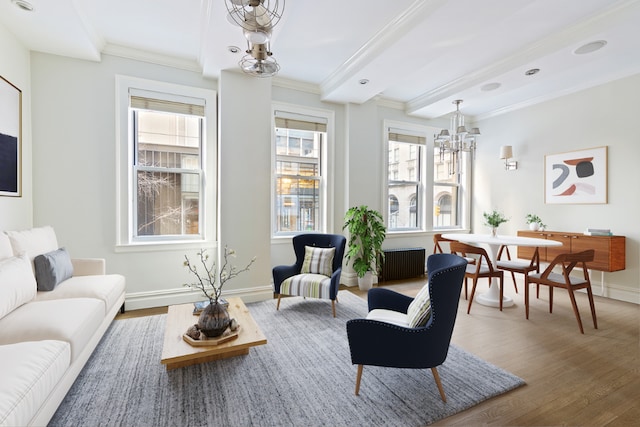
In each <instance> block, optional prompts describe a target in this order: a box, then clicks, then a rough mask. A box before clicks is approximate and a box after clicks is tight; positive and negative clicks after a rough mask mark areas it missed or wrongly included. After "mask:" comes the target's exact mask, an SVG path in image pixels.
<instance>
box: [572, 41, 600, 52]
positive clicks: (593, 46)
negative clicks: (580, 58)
mask: <svg viewBox="0 0 640 427" xmlns="http://www.w3.org/2000/svg"><path fill="white" fill-rule="evenodd" d="M606 44H607V41H606V40H596V41H594V42H591V43H587V44H585V45H582V46H580V47H579V48H577V49H576V50H574V51H573V53H575V54H576V55H584V54H585V53H591V52H595V51H596V50H599V49H602V48H603V47H605V46H606Z"/></svg>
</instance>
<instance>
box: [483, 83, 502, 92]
mask: <svg viewBox="0 0 640 427" xmlns="http://www.w3.org/2000/svg"><path fill="white" fill-rule="evenodd" d="M500 86H502V84H501V83H498V82H495V83H487V84H486V85H482V86H480V90H481V91H483V92H489V91H492V90H496V89H498V88H499V87H500Z"/></svg>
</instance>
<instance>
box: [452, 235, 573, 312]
mask: <svg viewBox="0 0 640 427" xmlns="http://www.w3.org/2000/svg"><path fill="white" fill-rule="evenodd" d="M442 237H444V238H445V239H450V240H457V241H459V242H462V243H468V244H472V245H484V246H486V247H487V248H488V251H487V255H489V258H491V263H492V264H493V266H494V267H495V266H496V261H497V257H498V251H499V250H500V246H502V245H507V246H530V247H539V248H540V247H547V246H562V242H558V241H557V240H547V239H536V238H533V237H520V236H501V235H497V236H492V235H491V234H474V233H446V234H443V235H442ZM493 285H495V286H493ZM503 286H504V283H503ZM476 301H477V302H478V303H480V304H482V305H487V306H490V307H500V289H499V284H498V279H497V278H492V279H491V284H490V285H489V292H485V293H483V294H479V295H477V296H476ZM512 305H513V299H512V298H510V297H508V296H503V298H502V306H503V307H511V306H512Z"/></svg>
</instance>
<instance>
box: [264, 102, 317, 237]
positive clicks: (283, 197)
mask: <svg viewBox="0 0 640 427" xmlns="http://www.w3.org/2000/svg"><path fill="white" fill-rule="evenodd" d="M321 121H324V120H323V119H322V118H318V121H317V122H316V121H311V120H309V121H307V120H299V119H286V118H282V117H279V116H278V115H277V113H276V129H275V155H276V159H275V169H276V174H275V181H276V182H275V194H274V196H275V200H274V205H275V212H274V215H275V234H276V235H278V234H281V235H282V234H295V233H299V232H307V231H317V232H321V231H322V227H323V220H322V211H321V207H322V203H323V181H322V180H323V176H322V166H323V165H322V154H323V149H324V145H325V143H326V138H327V133H326V124H325V123H322V122H321Z"/></svg>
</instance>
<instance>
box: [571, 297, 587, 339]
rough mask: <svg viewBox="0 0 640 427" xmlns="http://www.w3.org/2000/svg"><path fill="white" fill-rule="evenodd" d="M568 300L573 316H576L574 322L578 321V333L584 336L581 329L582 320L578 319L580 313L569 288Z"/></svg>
mask: <svg viewBox="0 0 640 427" xmlns="http://www.w3.org/2000/svg"><path fill="white" fill-rule="evenodd" d="M568 290H569V298H570V299H571V305H572V306H573V314H575V315H576V320H577V321H578V326H579V327H580V333H581V334H584V329H583V328H582V320H581V319H580V312H579V311H578V304H576V296H575V295H574V294H573V289H571V288H569V289H568Z"/></svg>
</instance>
